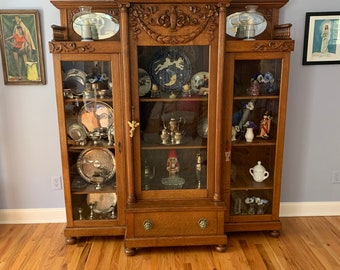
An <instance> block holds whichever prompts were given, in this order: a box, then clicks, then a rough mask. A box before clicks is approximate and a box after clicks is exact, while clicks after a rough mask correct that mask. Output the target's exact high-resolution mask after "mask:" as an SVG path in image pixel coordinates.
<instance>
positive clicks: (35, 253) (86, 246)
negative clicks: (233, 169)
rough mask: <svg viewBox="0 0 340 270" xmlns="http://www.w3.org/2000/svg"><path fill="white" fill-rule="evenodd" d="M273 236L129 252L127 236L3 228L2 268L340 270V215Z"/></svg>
mask: <svg viewBox="0 0 340 270" xmlns="http://www.w3.org/2000/svg"><path fill="white" fill-rule="evenodd" d="M281 221H282V224H283V230H282V233H281V236H280V237H279V238H272V237H271V236H270V235H269V233H267V232H245V233H240V232H238V233H230V234H228V247H227V251H226V252H224V253H219V252H217V251H216V250H215V248H214V247H210V246H199V247H185V246H184V247H163V248H141V249H138V250H137V253H136V255H135V256H131V257H129V256H126V254H125V253H124V239H123V237H83V238H80V239H79V240H78V242H77V243H76V244H75V245H66V244H65V237H64V235H63V230H64V228H65V224H27V225H22V224H18V225H9V224H4V225H1V224H0V237H1V238H0V270H26V269H27V270H45V269H46V270H78V269H79V270H102V269H103V270H125V269H126V270H130V269H133V270H225V269H228V270H229V269H230V270H240V269H242V270H253V269H256V270H257V269H260V270H262V269H268V270H281V269H282V270H290V269H291V270H300V269H301V270H305V269H308V270H310V269H317V270H320V269H325V270H328V269H332V270H333V269H335V270H337V269H339V270H340V252H339V250H340V217H291V218H282V219H281Z"/></svg>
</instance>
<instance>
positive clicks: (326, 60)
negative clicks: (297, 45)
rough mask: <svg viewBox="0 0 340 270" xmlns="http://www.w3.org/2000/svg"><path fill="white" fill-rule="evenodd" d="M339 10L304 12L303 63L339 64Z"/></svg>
mask: <svg viewBox="0 0 340 270" xmlns="http://www.w3.org/2000/svg"><path fill="white" fill-rule="evenodd" d="M339 21H340V11H339V12H308V13H306V24H305V38H304V48H303V61H302V64H303V65H320V64H340V28H339Z"/></svg>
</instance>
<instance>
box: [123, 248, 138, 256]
mask: <svg viewBox="0 0 340 270" xmlns="http://www.w3.org/2000/svg"><path fill="white" fill-rule="evenodd" d="M124 251H125V254H126V255H128V256H133V255H135V254H136V249H135V248H127V247H126V248H125V250H124Z"/></svg>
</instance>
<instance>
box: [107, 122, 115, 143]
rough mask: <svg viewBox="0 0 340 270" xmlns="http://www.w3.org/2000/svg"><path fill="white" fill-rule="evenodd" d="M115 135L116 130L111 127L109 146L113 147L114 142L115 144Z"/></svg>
mask: <svg viewBox="0 0 340 270" xmlns="http://www.w3.org/2000/svg"><path fill="white" fill-rule="evenodd" d="M114 133H115V130H114V127H113V126H112V127H110V128H109V129H108V130H107V138H108V140H109V142H108V145H113V142H114Z"/></svg>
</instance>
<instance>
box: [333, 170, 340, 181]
mask: <svg viewBox="0 0 340 270" xmlns="http://www.w3.org/2000/svg"><path fill="white" fill-rule="evenodd" d="M332 183H333V184H340V172H339V171H333V173H332Z"/></svg>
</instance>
